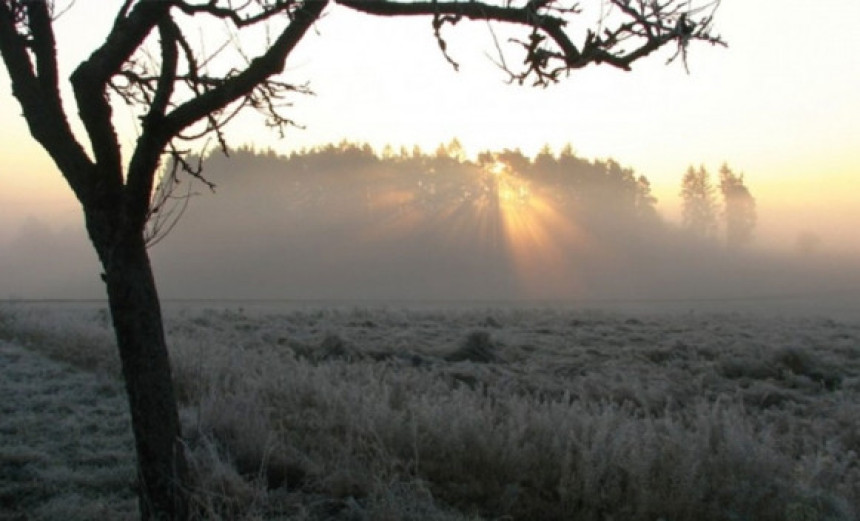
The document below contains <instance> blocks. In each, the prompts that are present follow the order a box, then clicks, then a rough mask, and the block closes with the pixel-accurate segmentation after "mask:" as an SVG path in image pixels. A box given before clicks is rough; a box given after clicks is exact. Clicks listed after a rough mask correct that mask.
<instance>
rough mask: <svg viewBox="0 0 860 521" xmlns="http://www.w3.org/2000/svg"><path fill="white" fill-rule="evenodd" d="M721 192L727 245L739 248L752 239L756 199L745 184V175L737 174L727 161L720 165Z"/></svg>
mask: <svg viewBox="0 0 860 521" xmlns="http://www.w3.org/2000/svg"><path fill="white" fill-rule="evenodd" d="M720 192H721V193H722V194H723V217H724V218H725V226H726V245H727V246H728V247H729V248H738V247H740V246H743V245H744V244H747V243H749V242H750V241H751V240H752V236H753V229H754V228H755V224H756V210H755V199H754V198H753V196H752V195H751V194H750V191H749V189H747V187H746V185H745V184H744V175H743V174H735V173H734V172H732V170H731V168H729V165H727V164H725V163H724V164H723V166H722V167H720Z"/></svg>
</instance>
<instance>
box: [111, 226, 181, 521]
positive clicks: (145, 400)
mask: <svg viewBox="0 0 860 521" xmlns="http://www.w3.org/2000/svg"><path fill="white" fill-rule="evenodd" d="M132 235H133V236H132V237H125V238H123V239H121V240H120V241H118V242H114V243H113V247H112V248H110V254H109V255H107V256H105V257H103V260H104V261H106V262H104V267H105V281H106V282H107V290H108V299H109V302H110V310H111V317H112V319H113V326H114V331H115V332H116V339H117V345H118V347H119V354H120V359H121V360H122V371H123V376H124V378H125V385H126V391H127V393H128V399H129V405H130V408H131V421H132V427H133V430H134V439H135V445H136V449H137V469H138V480H139V494H140V513H141V518H142V519H144V520H150V519H157V520H162V519H164V520H177V521H179V520H181V521H185V520H186V519H187V518H188V501H187V493H188V490H187V487H186V485H187V482H188V480H187V477H188V476H187V475H188V472H187V466H186V462H185V454H184V452H183V445H182V443H181V432H180V425H179V413H178V410H177V405H176V399H175V396H174V393H173V382H172V379H171V371H170V360H169V357H168V353H167V343H166V342H165V338H164V327H163V324H162V319H161V307H160V304H159V301H158V294H157V291H156V288H155V279H154V277H153V275H152V268H151V265H150V262H149V256H148V254H147V251H146V246H145V243H144V240H143V236H142V234H140V233H137V234H132ZM94 242H96V241H94ZM96 246H97V247H98V246H100V245H99V244H96ZM101 251H105V249H101Z"/></svg>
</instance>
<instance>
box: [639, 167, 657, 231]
mask: <svg viewBox="0 0 860 521" xmlns="http://www.w3.org/2000/svg"><path fill="white" fill-rule="evenodd" d="M635 205H636V217H637V218H638V219H639V220H640V221H643V222H648V223H653V222H656V221H659V220H660V216H659V214H658V213H657V207H656V206H657V198H656V197H654V194H653V193H651V182H650V181H649V180H648V178H647V177H645V176H644V175H640V176H639V177H638V178H637V179H636V201H635Z"/></svg>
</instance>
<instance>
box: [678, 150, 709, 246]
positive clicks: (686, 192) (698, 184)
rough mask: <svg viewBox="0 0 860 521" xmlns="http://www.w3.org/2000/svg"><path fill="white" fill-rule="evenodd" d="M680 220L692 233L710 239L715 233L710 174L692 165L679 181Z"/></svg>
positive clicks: (702, 168) (703, 168)
mask: <svg viewBox="0 0 860 521" xmlns="http://www.w3.org/2000/svg"><path fill="white" fill-rule="evenodd" d="M681 200H682V204H683V208H682V212H683V213H682V221H683V226H684V228H685V229H687V230H688V231H690V232H691V233H693V234H694V235H696V236H698V237H701V238H707V239H712V238H714V237H716V234H717V200H716V195H715V188H714V185H713V184H712V183H711V177H710V174H708V171H707V170H705V167H704V166H700V167H699V168H698V169H696V168H695V167H693V166H692V165H691V166H690V167H689V168H688V169H687V173H685V174H684V178H683V180H682V181H681Z"/></svg>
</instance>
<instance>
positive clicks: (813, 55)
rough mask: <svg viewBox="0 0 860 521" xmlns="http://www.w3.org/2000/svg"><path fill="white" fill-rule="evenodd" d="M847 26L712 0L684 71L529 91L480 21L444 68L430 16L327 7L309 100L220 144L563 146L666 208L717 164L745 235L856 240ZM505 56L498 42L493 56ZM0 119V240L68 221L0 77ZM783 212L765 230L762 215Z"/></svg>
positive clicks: (66, 38) (843, 20)
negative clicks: (708, 39)
mask: <svg viewBox="0 0 860 521" xmlns="http://www.w3.org/2000/svg"><path fill="white" fill-rule="evenodd" d="M119 4H120V2H119V1H118V0H115V1H114V0H112V1H105V0H78V2H77V3H76V4H75V6H74V8H73V10H72V11H71V12H70V13H68V14H67V15H66V16H65V17H64V18H62V19H61V21H60V22H58V33H59V34H58V41H59V48H60V52H61V58H64V63H65V65H64V70H63V71H62V72H63V74H64V75H65V76H68V73H69V72H70V71H71V70H72V68H73V66H74V65H75V64H76V63H77V61H78V60H80V58H81V57H83V56H86V55H87V54H88V52H89V51H88V49H92V48H93V46H94V45H96V44H97V43H98V42H99V41H100V39H102V38H103V36H104V34H106V31H107V28H106V27H105V26H103V25H102V24H101V23H100V22H102V21H109V20H110V18H111V17H112V16H113V14H114V12H115V10H114V9H108V8H107V7H106V6H108V5H110V6H113V5H117V6H118V5H119ZM857 20H860V2H857V1H856V0H821V1H819V2H809V1H801V0H756V1H740V0H723V5H722V7H721V8H720V10H719V11H718V13H717V20H716V24H715V25H716V32H718V33H719V34H721V35H722V36H723V37H724V38H725V40H726V41H727V42H728V43H729V48H727V49H724V48H712V47H710V46H707V45H704V44H702V45H697V46H695V47H693V48H691V52H690V72H689V73H687V72H686V71H685V70H684V67H683V66H682V64H681V63H680V62H678V63H674V64H672V65H669V66H666V65H665V61H666V58H667V57H668V56H669V54H671V53H670V52H668V51H667V52H665V53H662V54H660V55H656V56H652V57H651V58H649V59H646V60H645V61H641V62H638V63H637V64H635V65H634V70H633V71H632V72H622V71H618V70H614V69H610V68H597V67H592V68H589V69H586V70H583V71H576V72H574V73H573V74H572V75H571V76H570V77H569V78H567V79H566V80H564V81H563V83H561V84H560V85H557V86H553V87H550V88H548V89H534V88H527V87H518V86H510V85H506V84H505V82H504V79H505V78H504V75H503V74H502V73H501V72H500V71H499V70H498V69H496V68H495V66H494V65H493V64H492V63H491V61H490V59H489V58H488V57H487V53H489V54H492V53H494V47H493V44H492V40H491V38H490V35H489V32H488V30H487V28H486V26H485V25H484V24H478V23H471V24H470V23H466V22H463V23H461V24H459V25H458V26H457V27H453V28H452V27H446V30H445V33H444V34H445V35H446V36H447V39H448V44H449V50H450V52H451V54H452V55H453V56H454V58H455V59H456V60H457V61H459V62H460V64H461V69H460V72H455V71H453V70H452V68H451V66H450V65H449V64H448V63H447V62H446V61H445V59H444V58H443V56H442V55H441V54H440V52H439V50H438V47H437V45H436V42H435V40H434V38H433V36H432V29H431V27H430V22H429V20H426V19H409V20H406V19H393V20H380V19H376V18H373V17H369V16H366V15H361V14H357V13H353V12H350V11H348V10H346V9H343V8H339V7H332V8H330V9H329V12H328V15H327V16H326V18H325V19H324V20H323V21H321V22H320V23H319V24H318V27H317V31H316V32H315V33H314V34H311V35H309V37H308V38H307V39H306V40H305V41H303V42H302V43H301V44H300V46H299V48H298V49H297V51H296V53H295V54H294V55H293V57H291V59H290V60H289V62H288V64H287V71H286V73H285V77H286V79H287V80H288V81H293V82H296V83H301V82H305V81H309V82H310V86H311V88H312V89H313V90H314V91H315V93H316V95H315V96H297V97H296V99H295V108H294V112H293V113H292V114H293V116H294V118H295V119H296V120H297V121H298V122H299V123H301V124H303V125H304V126H305V127H306V128H305V129H303V130H300V129H295V130H293V131H291V132H290V133H289V134H288V135H287V137H286V139H283V140H279V139H278V138H277V136H275V135H274V134H273V133H272V132H270V131H269V130H268V129H266V128H265V127H264V126H263V125H262V123H261V122H260V121H259V120H257V119H250V120H248V121H242V122H240V123H239V124H238V125H237V126H236V127H235V128H233V129H232V130H229V131H228V137H230V139H231V140H232V141H233V142H234V143H235V144H236V145H239V144H241V143H244V142H250V143H253V144H255V145H257V146H259V147H273V148H275V149H277V150H279V151H283V152H288V151H290V150H293V149H297V148H301V147H305V146H312V145H317V144H323V143H327V142H332V141H340V140H341V139H349V140H352V141H361V142H365V141H366V142H369V143H371V144H372V145H374V146H375V147H377V148H381V147H382V146H383V145H384V144H386V143H391V144H392V145H395V146H398V145H406V146H411V145H413V144H419V145H420V146H422V147H423V148H424V149H429V150H432V149H434V148H435V147H436V145H438V144H439V143H440V142H447V141H449V140H450V139H451V138H453V137H457V138H459V139H460V141H461V142H462V143H463V144H464V145H465V146H466V148H467V150H468V151H469V152H471V153H475V152H477V151H479V150H482V149H487V148H493V149H498V148H503V147H510V148H513V147H519V148H521V149H522V150H523V151H524V152H526V153H528V154H533V153H534V152H536V151H537V150H538V149H539V148H540V147H541V146H542V145H543V144H549V145H551V146H552V147H553V148H554V149H555V150H558V149H559V148H560V147H561V146H562V145H563V144H564V143H567V142H570V143H572V144H573V146H574V148H575V150H576V151H577V152H578V154H579V155H580V156H582V157H586V158H604V157H613V158H615V159H616V160H618V161H619V162H621V163H622V164H623V165H625V166H629V167H632V168H634V169H635V170H636V172H637V173H638V174H644V175H646V176H647V177H648V178H649V179H650V180H651V181H652V183H653V184H654V186H655V190H656V193H657V196H658V197H659V199H660V203H659V206H660V208H661V210H662V211H663V213H664V214H665V215H667V216H668V217H670V218H671V217H672V216H674V215H675V212H676V207H677V192H678V187H679V184H680V179H681V176H682V175H683V172H684V170H686V168H687V166H688V165H690V164H696V165H698V164H704V165H705V166H706V167H707V168H708V169H709V170H710V171H711V172H712V173H714V174H716V171H717V170H718V169H719V166H720V164H721V163H723V162H728V163H729V164H730V166H732V167H733V168H734V169H735V170H736V171H742V172H744V173H745V174H746V179H747V184H748V186H749V187H750V189H751V190H752V192H753V195H754V196H756V198H757V200H758V203H759V213H760V228H761V229H763V230H765V231H766V232H767V233H766V234H764V235H766V236H768V237H771V238H772V240H773V241H777V242H778V241H782V242H783V243H787V242H790V241H791V239H792V238H793V237H795V236H796V235H797V233H798V231H800V230H801V229H808V230H811V231H815V232H816V233H819V234H820V235H821V236H823V237H824V238H825V240H826V241H829V242H830V243H835V242H837V241H840V240H843V241H847V240H852V241H856V239H857V235H858V234H857V233H856V232H855V230H854V228H855V226H856V225H857V224H858V223H860V204H858V203H860V195H858V194H860V180H858V178H860V176H858V174H860V159H858V156H857V151H858V150H860V96H858V95H857V93H858V92H860V31H858V30H857V28H856V23H857ZM516 56H517V55H516V50H515V49H512V50H511V53H510V55H509V56H508V59H509V60H513V59H515V57H516ZM67 97H68V96H67ZM70 113H71V114H74V111H73V110H70ZM0 114H2V120H3V123H4V124H3V125H2V128H0V144H2V145H3V148H2V150H3V152H2V154H0V239H2V238H3V235H2V234H3V233H4V229H5V228H7V227H9V226H15V223H16V222H18V221H20V220H22V219H23V218H24V217H26V215H28V214H32V215H36V216H39V217H43V218H45V219H47V220H53V219H56V218H59V217H61V216H71V217H75V218H78V219H79V214H80V212H79V210H77V208H76V207H75V206H74V203H75V202H74V200H73V199H72V197H71V194H70V192H69V190H68V189H67V188H66V187H65V186H64V185H63V183H62V181H61V178H60V176H59V174H58V173H57V172H56V171H55V170H54V169H53V167H52V165H51V164H50V162H49V161H48V160H47V157H46V156H45V154H44V153H43V152H41V151H40V149H39V148H38V146H37V145H35V144H34V143H33V142H32V140H31V138H29V135H28V133H27V130H26V126H25V125H24V123H23V120H22V119H21V118H20V117H19V114H20V110H19V108H18V106H17V105H16V103H15V100H14V99H13V98H12V97H11V94H10V89H9V81H8V78H7V76H6V75H5V71H2V72H0ZM117 118H118V119H119V120H120V123H121V124H125V123H127V122H128V121H130V120H131V118H132V116H131V115H130V114H129V113H127V112H124V111H123V110H118V111H117ZM132 140H133V135H128V136H127V137H126V142H131V141H132ZM787 220H791V221H790V223H789V225H788V226H785V227H782V228H779V230H780V231H779V232H778V231H777V227H776V223H778V222H779V223H782V222H786V221H787ZM855 244H856V243H855ZM855 247H856V246H855Z"/></svg>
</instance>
